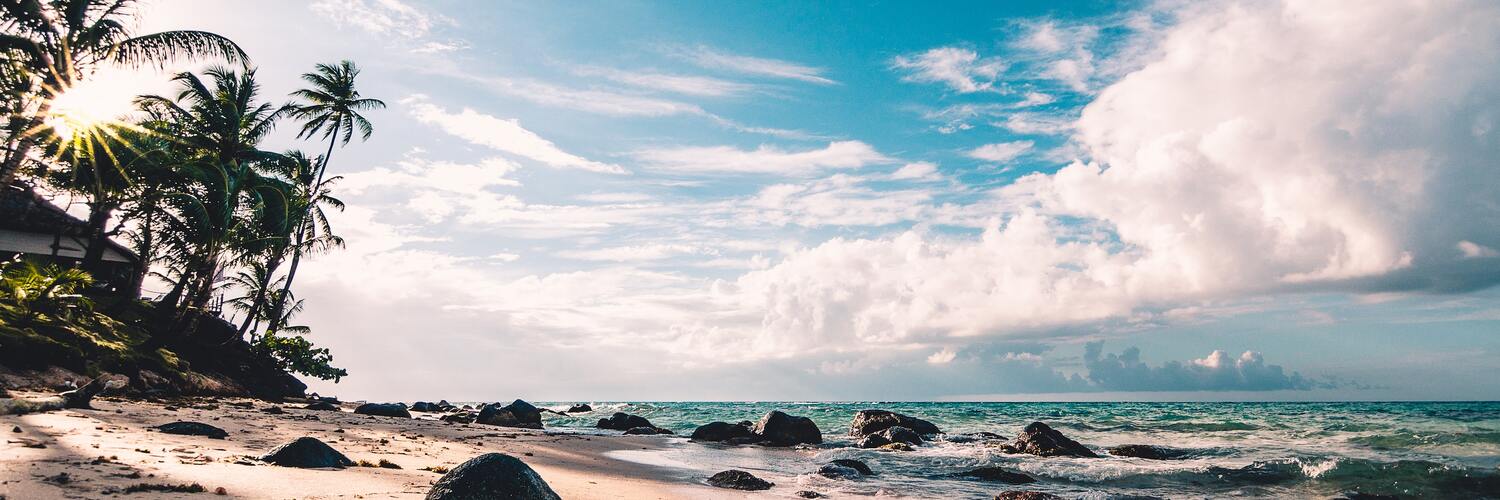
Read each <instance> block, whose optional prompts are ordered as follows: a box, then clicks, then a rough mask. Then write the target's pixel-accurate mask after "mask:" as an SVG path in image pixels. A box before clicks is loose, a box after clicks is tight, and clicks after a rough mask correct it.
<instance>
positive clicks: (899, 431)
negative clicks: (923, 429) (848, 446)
mask: <svg viewBox="0 0 1500 500" xmlns="http://www.w3.org/2000/svg"><path fill="white" fill-rule="evenodd" d="M891 443H902V444H908V445H919V444H922V436H918V435H917V433H916V432H915V431H913V430H911V429H907V428H905V427H901V426H899V425H898V426H895V427H887V428H885V429H881V430H880V432H876V433H874V434H870V435H867V436H865V437H863V438H860V440H859V447H860V448H879V447H881V446H885V445H888V444H891Z"/></svg>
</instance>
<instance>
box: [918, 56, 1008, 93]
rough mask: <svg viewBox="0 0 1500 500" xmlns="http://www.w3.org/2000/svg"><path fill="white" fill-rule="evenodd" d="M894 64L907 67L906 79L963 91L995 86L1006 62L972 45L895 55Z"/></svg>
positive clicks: (983, 89) (979, 90)
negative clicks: (972, 47)
mask: <svg viewBox="0 0 1500 500" xmlns="http://www.w3.org/2000/svg"><path fill="white" fill-rule="evenodd" d="M891 65H892V66H893V67H895V68H896V69H901V70H906V71H907V74H906V76H905V77H904V79H905V80H907V81H912V82H922V83H940V84H943V85H947V86H948V88H951V89H953V90H954V91H956V92H959V93H963V94H967V93H972V92H981V91H986V90H990V89H992V88H993V87H994V84H995V78H997V77H999V76H1000V73H1001V72H1002V71H1005V63H1003V62H1001V61H1000V59H999V58H995V57H983V58H982V57H979V53H978V52H975V51H974V50H973V49H966V48H961V47H937V48H934V49H929V50H927V51H926V52H922V53H920V54H915V55H903V56H896V58H895V59H893V60H892V61H891Z"/></svg>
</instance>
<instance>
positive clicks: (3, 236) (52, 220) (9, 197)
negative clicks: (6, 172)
mask: <svg viewBox="0 0 1500 500" xmlns="http://www.w3.org/2000/svg"><path fill="white" fill-rule="evenodd" d="M88 234H89V224H88V222H85V221H83V220H80V219H79V218H77V217H74V216H72V215H70V214H68V212H67V211H66V210H63V209H62V208H60V207H58V206H57V205H53V204H52V202H49V201H47V199H46V198H42V196H41V195H39V194H37V193H36V191H35V190H33V189H31V188H28V187H24V186H19V185H0V254H4V253H10V252H17V253H27V254H38V255H57V256H61V257H69V258H80V259H81V258H83V250H84V249H85V248H87V246H88ZM108 242H109V246H108V248H106V249H105V252H104V260H106V261H110V262H127V263H138V262H140V260H141V259H140V257H138V256H136V254H135V252H132V251H131V250H130V249H129V248H126V247H125V246H124V245H121V244H119V243H116V242H115V241H114V240H109V241H108Z"/></svg>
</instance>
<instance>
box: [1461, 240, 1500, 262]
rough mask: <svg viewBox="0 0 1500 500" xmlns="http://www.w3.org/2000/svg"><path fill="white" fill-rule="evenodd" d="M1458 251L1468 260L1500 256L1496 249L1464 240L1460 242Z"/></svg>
mask: <svg viewBox="0 0 1500 500" xmlns="http://www.w3.org/2000/svg"><path fill="white" fill-rule="evenodd" d="M1458 251H1459V252H1461V253H1463V255H1464V258H1466V259H1478V258H1481V257H1495V256H1497V255H1500V252H1496V251H1495V249H1493V248H1490V247H1487V246H1484V245H1480V244H1478V243H1475V242H1472V241H1468V240H1464V241H1460V242H1458Z"/></svg>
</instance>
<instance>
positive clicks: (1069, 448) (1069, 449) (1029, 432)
mask: <svg viewBox="0 0 1500 500" xmlns="http://www.w3.org/2000/svg"><path fill="white" fill-rule="evenodd" d="M1000 449H1001V450H1003V451H1005V452H1006V453H1027V454H1031V455H1036V456H1039V457H1085V458H1098V457H1099V455H1097V454H1095V453H1094V452H1093V450H1090V449H1088V447H1085V446H1084V445H1081V444H1078V442H1077V441H1074V440H1072V439H1068V437H1067V436H1064V435H1062V433H1061V432H1057V431H1056V430H1053V429H1052V428H1051V427H1048V426H1047V424H1044V423H1041V422H1032V423H1031V425H1028V426H1026V430H1023V431H1021V435H1019V436H1016V440H1015V442H1013V443H1011V444H1008V445H1005V446H1002V447H1000Z"/></svg>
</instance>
